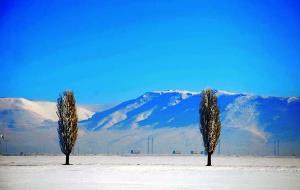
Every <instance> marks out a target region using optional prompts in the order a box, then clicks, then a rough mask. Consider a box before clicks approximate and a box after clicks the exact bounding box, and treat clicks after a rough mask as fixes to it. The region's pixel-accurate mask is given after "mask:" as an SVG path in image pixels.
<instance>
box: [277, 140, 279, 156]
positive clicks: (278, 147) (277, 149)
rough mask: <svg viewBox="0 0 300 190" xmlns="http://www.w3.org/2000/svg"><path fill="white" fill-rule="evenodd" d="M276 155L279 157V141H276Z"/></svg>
mask: <svg viewBox="0 0 300 190" xmlns="http://www.w3.org/2000/svg"><path fill="white" fill-rule="evenodd" d="M277 155H278V156H279V140H277Z"/></svg>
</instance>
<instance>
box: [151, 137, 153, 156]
mask: <svg viewBox="0 0 300 190" xmlns="http://www.w3.org/2000/svg"><path fill="white" fill-rule="evenodd" d="M151 153H152V154H153V137H152V138H151Z"/></svg>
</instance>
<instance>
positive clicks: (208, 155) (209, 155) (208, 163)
mask: <svg viewBox="0 0 300 190" xmlns="http://www.w3.org/2000/svg"><path fill="white" fill-rule="evenodd" d="M206 166H211V153H210V152H208V153H207V165H206Z"/></svg>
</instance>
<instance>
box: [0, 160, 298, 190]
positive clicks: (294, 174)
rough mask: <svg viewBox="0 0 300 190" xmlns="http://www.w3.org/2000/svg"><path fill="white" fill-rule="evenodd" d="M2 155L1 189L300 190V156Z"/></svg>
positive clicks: (0, 161) (0, 163)
mask: <svg viewBox="0 0 300 190" xmlns="http://www.w3.org/2000/svg"><path fill="white" fill-rule="evenodd" d="M64 159H65V158H64V156H20V157H18V156H15V157H12V156H10V157H4V156H0V189H4V190H6V189H8V190H17V189H22V190H27V189H28V190H29V189H30V190H32V189H33V190H34V189H44V190H48V189H49V190H50V189H65V190H69V189H70V190H77V189H78V190H79V189H88V190H89V189H102V190H117V189H122V190H127V189H128V190H131V189H139V190H143V189H164V190H165V189H167V190H168V189H195V190H196V189H197V190H198V189H201V190H206V189H230V190H231V189H238V190H240V189H246V190H247V189H249V190H250V189H258V190H268V189H270V190H276V189H278V190H279V189H289V190H294V189H295V190H296V189H297V190H298V189H300V180H299V179H300V158H295V157H286V158H284V157H219V156H213V159H212V163H213V166H212V167H206V166H205V163H206V158H205V157H203V156H199V155H196V156H167V155H165V156H143V155H138V156H71V158H70V162H71V164H73V165H70V166H65V165H62V163H63V162H64Z"/></svg>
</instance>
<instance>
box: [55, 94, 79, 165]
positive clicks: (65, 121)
mask: <svg viewBox="0 0 300 190" xmlns="http://www.w3.org/2000/svg"><path fill="white" fill-rule="evenodd" d="M56 113H57V116H58V129H57V132H58V137H59V144H60V149H61V151H62V152H63V153H64V154H65V155H66V163H65V164H66V165H69V156H70V154H71V152H72V150H73V148H74V145H75V142H76V139H77V132H78V128H77V120H78V119H77V113H76V102H75V98H74V94H73V92H72V91H65V92H64V93H63V95H60V96H59V98H58V99H57V112H56Z"/></svg>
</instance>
